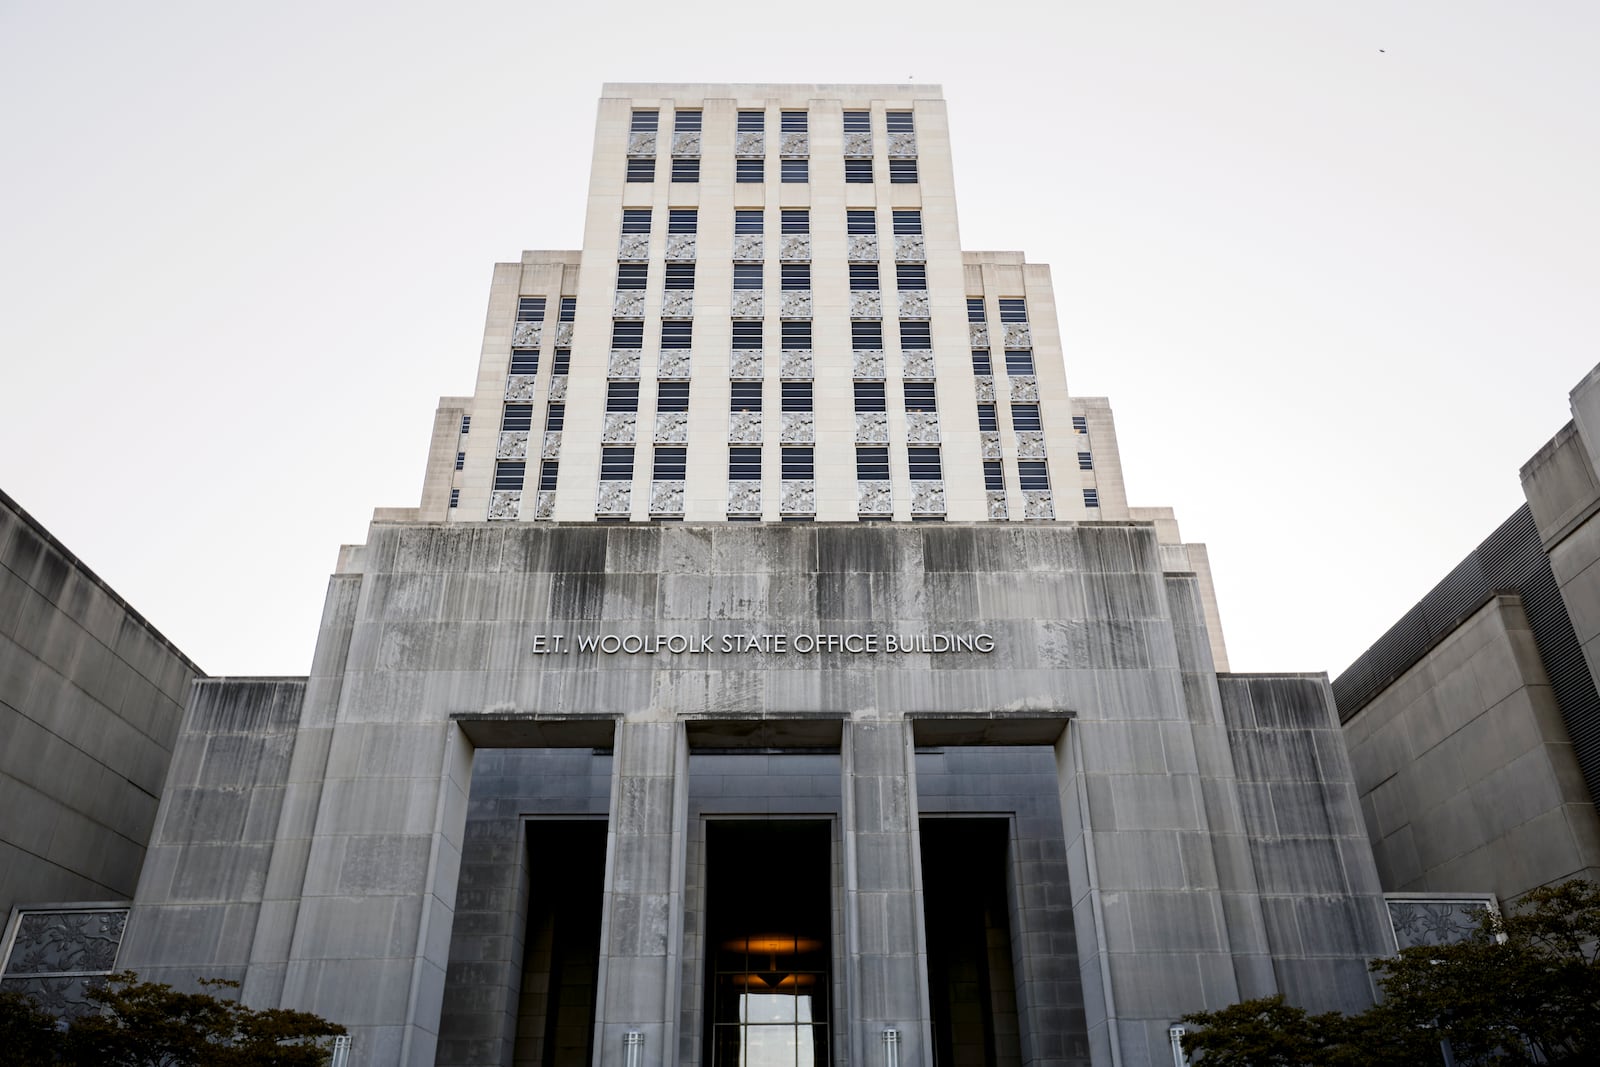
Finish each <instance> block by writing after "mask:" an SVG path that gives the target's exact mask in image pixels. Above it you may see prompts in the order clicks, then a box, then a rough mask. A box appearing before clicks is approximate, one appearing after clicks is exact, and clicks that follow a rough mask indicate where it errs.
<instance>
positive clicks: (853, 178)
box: [844, 159, 872, 185]
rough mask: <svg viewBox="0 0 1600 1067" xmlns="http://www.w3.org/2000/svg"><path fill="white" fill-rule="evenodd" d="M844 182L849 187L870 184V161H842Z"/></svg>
mask: <svg viewBox="0 0 1600 1067" xmlns="http://www.w3.org/2000/svg"><path fill="white" fill-rule="evenodd" d="M844 180H845V181H846V182H847V183H848V184H850V185H871V184H872V160H870V159H847V160H845V161H844Z"/></svg>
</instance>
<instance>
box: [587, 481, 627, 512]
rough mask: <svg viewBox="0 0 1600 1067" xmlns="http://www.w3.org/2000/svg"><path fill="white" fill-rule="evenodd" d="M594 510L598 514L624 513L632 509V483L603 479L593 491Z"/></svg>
mask: <svg viewBox="0 0 1600 1067" xmlns="http://www.w3.org/2000/svg"><path fill="white" fill-rule="evenodd" d="M594 510H595V513H596V514H599V515H626V514H627V513H628V512H630V511H632V510H633V483H632V482H624V481H605V482H601V483H600V488H599V490H598V491H597V492H596V493H595V501H594Z"/></svg>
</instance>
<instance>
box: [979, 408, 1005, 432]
mask: <svg viewBox="0 0 1600 1067" xmlns="http://www.w3.org/2000/svg"><path fill="white" fill-rule="evenodd" d="M999 428H1000V419H999V417H998V416H996V415H995V409H994V405H993V404H979V405H978V429H980V430H998V429H999Z"/></svg>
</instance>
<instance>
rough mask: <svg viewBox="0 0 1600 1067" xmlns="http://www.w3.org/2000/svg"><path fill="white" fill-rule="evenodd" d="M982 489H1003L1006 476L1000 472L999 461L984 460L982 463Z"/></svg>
mask: <svg viewBox="0 0 1600 1067" xmlns="http://www.w3.org/2000/svg"><path fill="white" fill-rule="evenodd" d="M983 487H984V488H985V489H1004V488H1005V487H1006V476H1005V474H1004V473H1002V472H1001V470H1000V461H999V460H997V459H986V460H984V461H983Z"/></svg>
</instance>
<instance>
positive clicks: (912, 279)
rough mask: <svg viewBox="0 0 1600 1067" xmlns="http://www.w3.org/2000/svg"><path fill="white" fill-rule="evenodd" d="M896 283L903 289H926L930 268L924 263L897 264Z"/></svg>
mask: <svg viewBox="0 0 1600 1067" xmlns="http://www.w3.org/2000/svg"><path fill="white" fill-rule="evenodd" d="M894 283H895V285H897V286H899V287H900V288H901V289H926V288H927V287H928V268H927V266H926V265H925V264H922V263H896V264H895V267H894Z"/></svg>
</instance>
